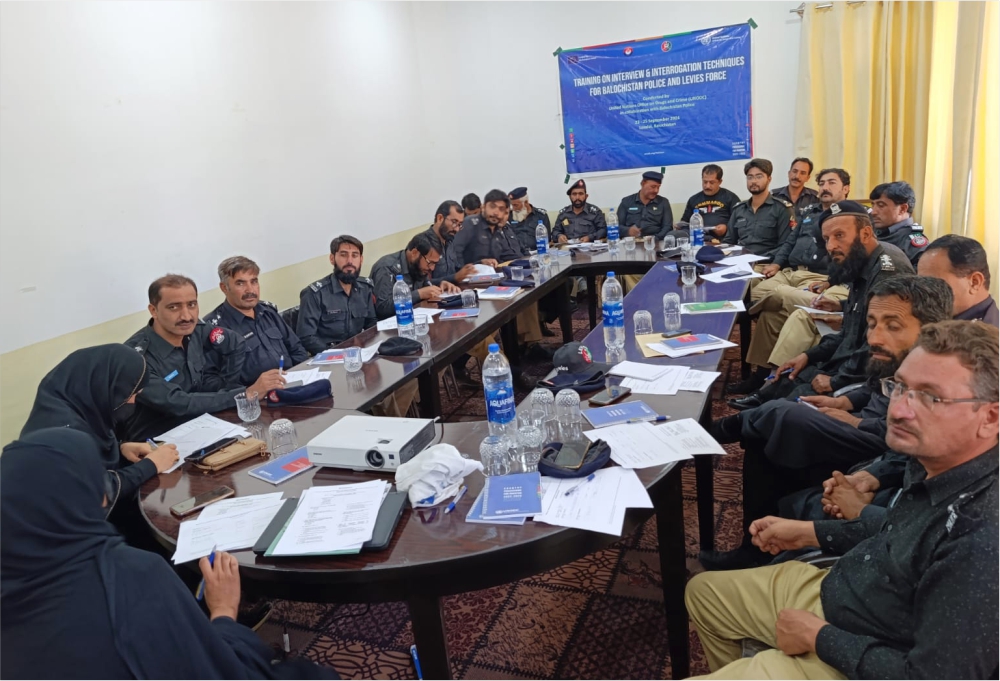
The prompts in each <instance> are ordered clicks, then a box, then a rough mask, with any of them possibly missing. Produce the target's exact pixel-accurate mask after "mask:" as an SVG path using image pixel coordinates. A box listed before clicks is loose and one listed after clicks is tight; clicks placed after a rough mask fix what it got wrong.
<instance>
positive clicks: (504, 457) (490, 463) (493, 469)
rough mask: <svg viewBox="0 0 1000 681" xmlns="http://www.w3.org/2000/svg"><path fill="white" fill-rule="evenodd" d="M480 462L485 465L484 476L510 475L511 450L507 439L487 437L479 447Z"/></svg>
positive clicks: (495, 436) (496, 436) (494, 436)
mask: <svg viewBox="0 0 1000 681" xmlns="http://www.w3.org/2000/svg"><path fill="white" fill-rule="evenodd" d="M479 460H480V461H481V462H482V464H483V475H486V476H492V475H507V474H508V473H510V449H509V445H508V442H507V439H506V438H502V437H499V436H498V435H487V436H486V437H485V438H483V441H482V443H481V444H480V445H479Z"/></svg>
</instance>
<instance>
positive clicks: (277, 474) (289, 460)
mask: <svg viewBox="0 0 1000 681" xmlns="http://www.w3.org/2000/svg"><path fill="white" fill-rule="evenodd" d="M312 467H313V464H312V463H311V462H310V461H309V455H308V454H306V448H305V447H299V448H298V449H296V450H295V451H294V452H291V453H289V454H285V455H284V456H280V457H278V458H277V459H274V460H273V461H268V462H267V463H266V464H264V465H263V466H257V468H254V469H253V470H251V471H249V472H250V475H251V476H253V477H255V478H257V479H258V480H263V481H265V482H269V483H271V484H272V485H279V484H281V483H283V482H284V481H285V480H288V479H290V478H294V477H295V476H296V475H298V474H299V473H303V472H305V471H307V470H309V469H310V468H312Z"/></svg>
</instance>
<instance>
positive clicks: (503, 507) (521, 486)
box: [481, 471, 542, 520]
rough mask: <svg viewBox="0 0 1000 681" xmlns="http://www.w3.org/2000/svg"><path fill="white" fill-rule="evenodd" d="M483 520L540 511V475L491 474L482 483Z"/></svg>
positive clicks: (537, 473)
mask: <svg viewBox="0 0 1000 681" xmlns="http://www.w3.org/2000/svg"><path fill="white" fill-rule="evenodd" d="M482 496H483V503H482V506H483V511H482V516H481V517H482V518H483V520H493V519H495V518H504V517H507V516H517V515H520V516H527V515H535V514H536V513H541V512H542V476H541V474H540V473H539V472H538V471H535V472H534V473H511V474H510V475H491V476H490V477H488V478H486V484H485V485H483V495H482Z"/></svg>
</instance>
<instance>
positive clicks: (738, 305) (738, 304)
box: [681, 300, 747, 314]
mask: <svg viewBox="0 0 1000 681" xmlns="http://www.w3.org/2000/svg"><path fill="white" fill-rule="evenodd" d="M728 302H729V305H727V306H725V307H720V308H717V309H714V310H705V311H704V312H692V311H691V306H692V305H701V303H681V314H719V313H722V312H729V313H733V312H745V311H746V309H747V307H746V305H744V304H743V301H742V300H730V301H728Z"/></svg>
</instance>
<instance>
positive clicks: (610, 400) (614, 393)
mask: <svg viewBox="0 0 1000 681" xmlns="http://www.w3.org/2000/svg"><path fill="white" fill-rule="evenodd" d="M631 394H632V388H624V387H622V386H620V385H613V386H611V387H610V388H608V389H607V390H602V391H601V392H599V393H597V394H596V395H594V396H593V397H591V398H590V399H589V400H587V401H588V402H590V403H591V404H592V405H594V406H595V407H606V406H608V405H609V404H614V403H615V402H617V401H618V400H621V399H624V398H626V397H628V396H629V395H631Z"/></svg>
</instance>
